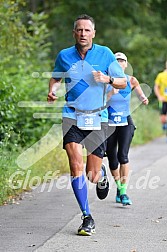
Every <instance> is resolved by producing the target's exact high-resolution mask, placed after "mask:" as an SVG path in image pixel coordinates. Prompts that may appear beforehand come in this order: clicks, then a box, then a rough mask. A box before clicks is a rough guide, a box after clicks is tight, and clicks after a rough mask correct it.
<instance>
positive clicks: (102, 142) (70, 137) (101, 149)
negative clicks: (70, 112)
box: [62, 118, 108, 158]
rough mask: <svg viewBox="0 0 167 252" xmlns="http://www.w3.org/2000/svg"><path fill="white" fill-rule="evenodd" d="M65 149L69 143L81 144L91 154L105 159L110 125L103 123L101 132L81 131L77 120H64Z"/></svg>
mask: <svg viewBox="0 0 167 252" xmlns="http://www.w3.org/2000/svg"><path fill="white" fill-rule="evenodd" d="M62 128H63V148H64V149H65V145H66V144H67V143H71V142H75V143H78V144H81V145H82V146H83V147H85V148H86V149H87V151H89V152H90V153H92V154H94V155H96V156H98V157H100V158H103V156H104V153H105V151H106V146H107V143H106V140H107V128H108V123H101V130H81V129H79V128H78V127H77V126H76V120H73V119H70V118H63V125H62Z"/></svg>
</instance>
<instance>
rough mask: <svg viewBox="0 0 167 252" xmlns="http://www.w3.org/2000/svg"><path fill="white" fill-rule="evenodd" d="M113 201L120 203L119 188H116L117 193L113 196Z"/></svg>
mask: <svg viewBox="0 0 167 252" xmlns="http://www.w3.org/2000/svg"><path fill="white" fill-rule="evenodd" d="M115 201H116V203H121V199H120V190H119V189H118V188H117V194H116V197H115Z"/></svg>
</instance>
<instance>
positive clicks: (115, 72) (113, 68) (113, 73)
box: [106, 47, 125, 78]
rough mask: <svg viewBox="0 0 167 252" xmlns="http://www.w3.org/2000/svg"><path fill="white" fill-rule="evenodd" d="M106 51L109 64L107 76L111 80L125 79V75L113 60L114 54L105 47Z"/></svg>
mask: <svg viewBox="0 0 167 252" xmlns="http://www.w3.org/2000/svg"><path fill="white" fill-rule="evenodd" d="M106 51H107V56H108V57H107V59H108V64H109V67H108V75H109V76H110V77H113V78H125V73H124V71H123V69H122V67H121V66H120V64H119V63H118V61H117V59H116V58H115V55H114V53H113V52H112V51H111V49H110V48H108V47H106Z"/></svg>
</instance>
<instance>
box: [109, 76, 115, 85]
mask: <svg viewBox="0 0 167 252" xmlns="http://www.w3.org/2000/svg"><path fill="white" fill-rule="evenodd" d="M113 83H114V78H113V77H111V78H110V82H109V84H111V85H112V84H113Z"/></svg>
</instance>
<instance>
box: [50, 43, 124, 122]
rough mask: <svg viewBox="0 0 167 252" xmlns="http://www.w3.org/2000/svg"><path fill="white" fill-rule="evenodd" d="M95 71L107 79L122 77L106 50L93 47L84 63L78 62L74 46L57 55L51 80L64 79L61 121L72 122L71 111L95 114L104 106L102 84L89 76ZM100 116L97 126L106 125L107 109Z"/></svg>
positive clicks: (108, 51)
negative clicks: (85, 111) (64, 91)
mask: <svg viewBox="0 0 167 252" xmlns="http://www.w3.org/2000/svg"><path fill="white" fill-rule="evenodd" d="M98 70H99V71H101V72H102V73H103V74H105V75H109V76H111V77H125V74H124V72H123V70H122V68H121V67H120V65H119V63H118V62H117V60H116V59H115V56H114V54H113V53H112V51H111V50H110V49H109V48H108V47H105V46H100V45H97V44H93V45H92V48H91V49H89V50H88V52H87V54H86V57H85V58H84V59H82V58H81V56H80V54H79V52H78V50H77V48H76V46H72V47H70V48H67V49H63V50H62V51H60V52H59V54H58V56H57V58H56V61H55V67H54V70H53V74H52V77H53V78H55V79H58V78H65V87H66V95H65V100H66V104H65V106H64V108H63V117H68V118H72V119H76V113H75V109H79V110H95V109H98V108H100V107H103V106H105V105H106V84H104V83H100V82H99V83H97V82H96V81H95V80H94V78H93V74H92V71H98ZM100 113H101V122H107V121H108V111H107V109H105V110H102V111H101V112H100Z"/></svg>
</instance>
